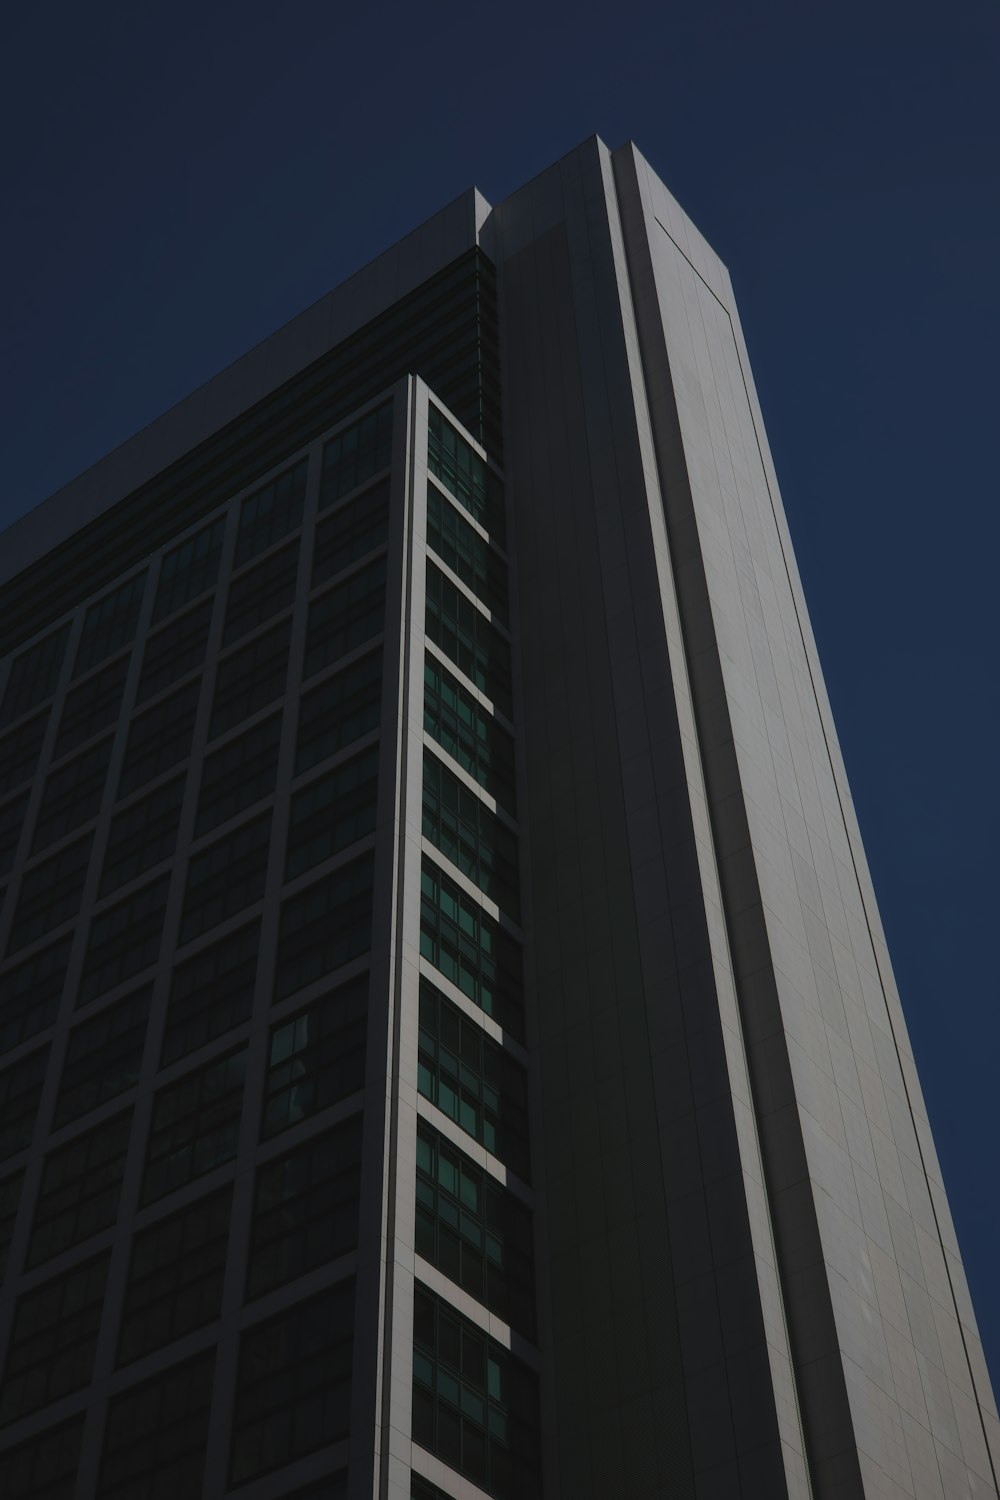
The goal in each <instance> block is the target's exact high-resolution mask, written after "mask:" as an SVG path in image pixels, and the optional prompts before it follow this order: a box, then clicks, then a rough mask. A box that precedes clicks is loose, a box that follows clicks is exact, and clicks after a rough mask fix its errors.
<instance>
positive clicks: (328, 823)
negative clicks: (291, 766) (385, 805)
mask: <svg viewBox="0 0 1000 1500" xmlns="http://www.w3.org/2000/svg"><path fill="white" fill-rule="evenodd" d="M377 795H378V748H377V746H375V745H373V746H372V747H371V748H370V749H369V750H365V751H364V752H363V753H362V754H361V755H356V756H355V757H354V759H353V760H349V761H347V762H346V763H345V764H344V765H342V766H338V767H337V768H336V770H333V771H327V773H326V774H325V775H324V776H317V777H316V779H315V780H314V781H310V783H309V785H308V786H304V787H302V789H301V790H300V791H298V792H296V793H295V794H294V796H293V797H292V804H291V811H290V814H289V825H288V856H287V859H286V862H285V879H286V880H293V879H294V878H295V876H296V875H301V874H302V872H303V870H311V869H312V868H313V866H314V865H318V864H321V863H322V862H323V860H325V859H329V858H330V856H331V855H333V854H337V853H339V851H340V850H341V849H346V848H347V847H348V845H350V844H354V843H356V842H357V841H358V839H363V838H364V837H365V835H366V834H369V833H371V832H372V830H373V829H374V827H375V803H376V799H377Z"/></svg>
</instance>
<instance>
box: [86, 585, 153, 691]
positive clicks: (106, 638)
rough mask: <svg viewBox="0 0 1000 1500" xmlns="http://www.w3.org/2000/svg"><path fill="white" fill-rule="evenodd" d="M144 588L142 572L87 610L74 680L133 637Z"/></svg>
mask: <svg viewBox="0 0 1000 1500" xmlns="http://www.w3.org/2000/svg"><path fill="white" fill-rule="evenodd" d="M145 588H146V574H145V572H142V573H137V574H136V575H135V577H134V578H129V579H128V580H127V581H126V582H125V583H123V584H120V585H119V586H118V588H116V589H114V590H112V592H111V593H110V594H105V596H104V598H103V599H99V600H98V601H97V603H96V604H92V605H91V606H90V608H89V609H88V610H87V613H86V615H85V617H84V621H83V630H82V631H81V632H80V644H79V646H78V647H77V649H76V662H75V664H74V666H73V676H74V677H79V676H80V675H81V673H83V672H86V671H88V670H89V669H90V668H91V667H96V666H97V663H98V662H100V661H103V660H104V658H105V657H106V656H110V655H111V654H112V652H113V651H118V650H119V649H120V648H121V647H122V646H127V645H128V644H129V642H130V641H131V640H132V637H133V636H134V635H135V629H136V626H137V625H138V623H139V611H140V609H141V608H142V596H143V592H144V591H145Z"/></svg>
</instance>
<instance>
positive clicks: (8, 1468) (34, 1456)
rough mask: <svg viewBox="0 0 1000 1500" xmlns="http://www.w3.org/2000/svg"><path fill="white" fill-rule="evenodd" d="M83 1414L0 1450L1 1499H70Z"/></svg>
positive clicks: (77, 1460)
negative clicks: (3, 1450)
mask: <svg viewBox="0 0 1000 1500" xmlns="http://www.w3.org/2000/svg"><path fill="white" fill-rule="evenodd" d="M83 1420H84V1419H83V1417H74V1418H73V1420H72V1421H71V1422H66V1423H64V1424H63V1426H62V1427H47V1428H45V1430H44V1431H43V1432H40V1433H38V1435H37V1436H36V1437H33V1438H31V1439H29V1441H28V1442H26V1443H21V1444H20V1446H19V1447H17V1448H8V1449H7V1450H6V1451H5V1452H3V1453H0V1495H3V1497H4V1500H73V1497H74V1494H75V1492H76V1473H77V1467H78V1464H79V1459H80V1444H81V1443H82V1442H83Z"/></svg>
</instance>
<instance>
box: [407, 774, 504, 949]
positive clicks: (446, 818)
mask: <svg viewBox="0 0 1000 1500" xmlns="http://www.w3.org/2000/svg"><path fill="white" fill-rule="evenodd" d="M422 827H423V834H424V837H425V838H427V839H430V841H431V843H432V844H435V845H436V846H437V848H438V849H440V851H441V853H442V854H443V855H444V856H445V857H446V858H447V859H450V860H451V862H452V864H453V865H455V866H456V867H457V868H458V869H459V870H461V872H462V874H463V875H467V876H468V877H469V879H470V880H471V881H473V883H474V884H475V885H478V886H479V889H480V890H481V891H485V892H486V894H487V896H491V897H492V898H493V900H494V901H496V902H497V904H498V905H499V906H500V907H502V908H503V909H504V910H505V911H506V912H507V914H508V915H509V916H511V917H513V918H514V920H515V921H518V920H519V919H520V913H521V899H520V895H519V880H518V872H517V839H516V838H515V837H514V835H513V834H512V833H511V832H510V830H509V829H508V828H507V827H506V826H505V825H504V824H503V823H501V821H500V819H499V818H498V817H497V816H496V814H495V813H492V812H490V810H489V808H488V807H487V806H486V805H485V804H484V803H483V802H481V801H480V800H479V798H478V797H477V796H476V794H475V792H473V791H470V790H469V788H468V787H466V786H463V785H462V783H461V782H460V781H459V779H458V777H457V776H453V775H452V774H451V772H450V771H449V770H447V768H446V767H445V766H444V765H443V764H442V763H441V761H440V760H438V758H437V756H436V755H432V754H431V752H430V751H429V750H425V751H424V800H423V824H422Z"/></svg>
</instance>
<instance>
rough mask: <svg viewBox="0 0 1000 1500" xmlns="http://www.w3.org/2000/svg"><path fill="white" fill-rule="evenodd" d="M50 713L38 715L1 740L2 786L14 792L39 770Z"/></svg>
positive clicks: (46, 711)
mask: <svg viewBox="0 0 1000 1500" xmlns="http://www.w3.org/2000/svg"><path fill="white" fill-rule="evenodd" d="M48 721H49V711H48V709H46V710H45V712H44V713H40V714H36V715H35V717H34V718H33V719H28V721H27V722H26V723H25V724H21V725H19V727H18V728H17V729H12V730H11V732H10V734H5V735H4V737H3V739H2V740H0V786H2V787H4V788H7V789H9V790H10V791H13V790H14V788H15V787H16V786H18V785H19V784H20V783H21V782H22V781H27V780H28V778H29V777H32V776H34V774H35V772H36V771H37V770H38V761H39V758H40V756H41V753H42V741H43V740H44V738H45V726H46V724H47V723H48Z"/></svg>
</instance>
